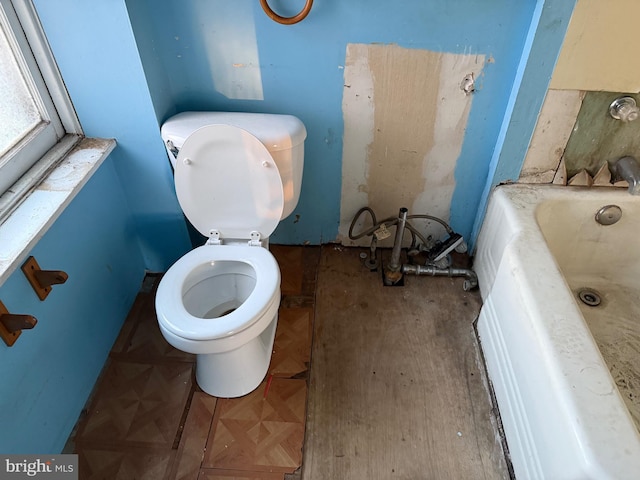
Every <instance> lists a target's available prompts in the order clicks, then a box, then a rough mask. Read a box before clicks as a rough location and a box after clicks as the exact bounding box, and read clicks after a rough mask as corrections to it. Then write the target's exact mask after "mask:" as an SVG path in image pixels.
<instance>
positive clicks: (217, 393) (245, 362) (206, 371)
mask: <svg viewBox="0 0 640 480" xmlns="http://www.w3.org/2000/svg"><path fill="white" fill-rule="evenodd" d="M277 324H278V314H277V313H276V315H275V316H274V318H273V320H272V321H271V323H270V324H269V325H268V326H267V328H266V329H265V330H264V331H263V332H262V333H261V334H260V335H258V336H257V337H255V338H254V339H253V340H251V341H250V342H249V343H246V344H244V345H242V346H241V347H240V348H236V349H235V350H231V351H228V352H224V353H209V354H199V355H197V359H196V381H197V382H198V386H199V387H200V388H201V389H202V390H203V391H204V392H205V393H208V394H209V395H212V396H214V397H220V398H236V397H242V396H244V395H246V394H248V393H250V392H252V391H254V390H255V389H256V388H257V387H258V385H260V382H262V380H263V379H264V377H265V375H266V374H267V371H268V370H269V363H270V361H271V353H272V351H273V342H274V340H275V336H276V326H277Z"/></svg>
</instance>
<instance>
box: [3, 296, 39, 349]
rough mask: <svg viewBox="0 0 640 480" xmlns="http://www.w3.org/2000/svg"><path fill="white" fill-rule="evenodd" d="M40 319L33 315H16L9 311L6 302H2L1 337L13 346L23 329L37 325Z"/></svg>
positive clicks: (9, 345) (8, 344)
mask: <svg viewBox="0 0 640 480" xmlns="http://www.w3.org/2000/svg"><path fill="white" fill-rule="evenodd" d="M36 323H38V321H37V320H36V319H35V317H33V316H32V315H15V314H12V313H9V310H7V307H5V306H4V303H2V302H0V338H2V340H4V343H6V344H7V346H8V347H11V346H12V345H13V344H14V343H16V340H17V339H18V337H19V336H20V334H21V333H22V329H25V328H33V327H35V325H36Z"/></svg>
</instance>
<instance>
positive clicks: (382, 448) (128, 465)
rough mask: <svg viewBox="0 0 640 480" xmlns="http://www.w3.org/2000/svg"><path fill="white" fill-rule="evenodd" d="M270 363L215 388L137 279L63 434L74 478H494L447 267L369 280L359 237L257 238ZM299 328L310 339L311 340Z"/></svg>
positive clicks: (494, 454)
mask: <svg viewBox="0 0 640 480" xmlns="http://www.w3.org/2000/svg"><path fill="white" fill-rule="evenodd" d="M271 251H272V253H273V254H274V256H275V257H276V258H277V260H278V263H279V265H280V269H281V273H282V284H281V287H282V294H283V297H282V302H281V308H280V313H279V321H278V329H277V332H276V341H275V345H274V353H273V356H272V360H271V365H270V368H269V373H268V374H267V377H266V378H265V381H264V382H263V384H262V385H261V386H260V387H258V389H257V390H256V391H254V392H253V393H251V394H249V395H247V396H245V397H242V398H239V399H216V398H214V397H210V396H209V395H206V394H205V393H203V392H202V391H200V389H199V388H198V387H197V385H196V384H195V380H194V375H193V369H194V361H195V359H194V357H193V356H191V355H189V354H185V353H183V352H179V351H177V350H175V349H173V348H172V347H171V346H169V345H168V344H167V343H166V341H165V340H164V339H163V338H162V336H161V334H160V332H159V330H158V327H157V322H156V317H155V310H154V301H153V300H154V292H155V286H156V285H157V281H158V278H157V277H156V278H154V277H148V279H147V280H148V281H147V282H145V283H146V284H145V286H143V290H142V291H141V292H140V294H139V295H138V298H137V300H136V303H135V304H134V306H133V308H132V310H131V313H130V315H129V317H128V319H127V321H126V322H125V324H124V326H123V328H122V331H121V333H120V336H119V338H118V340H117V341H116V343H115V344H114V347H113V349H112V352H111V355H110V358H109V360H108V362H107V364H106V366H105V370H104V373H103V375H102V377H101V380H100V381H99V383H98V384H97V386H96V389H95V393H94V395H93V397H92V399H91V401H90V402H89V404H88V407H87V409H86V412H85V413H84V414H83V416H82V418H81V419H80V421H79V423H78V427H77V431H76V432H75V433H74V435H73V436H72V438H71V439H70V442H69V446H68V449H67V451H75V452H77V453H78V454H79V460H80V478H81V479H83V480H84V479H91V480H93V479H109V480H116V479H122V480H133V479H136V480H143V479H145V480H146V479H153V480H158V479H166V480H172V479H185V480H231V479H236V480H250V479H251V480H260V479H279V480H285V479H300V478H302V479H303V480H321V479H322V480H324V479H327V480H360V479H362V480H364V479H367V480H369V479H378V478H379V479H393V478H398V479H407V480H408V479H411V480H419V479H432V478H433V479H446V478H451V479H480V478H486V479H494V478H496V479H501V478H509V475H508V472H507V468H506V466H505V461H504V456H503V453H502V449H501V443H500V439H499V436H498V435H497V429H496V426H495V418H494V417H493V416H492V409H491V403H490V399H489V394H488V390H487V386H486V380H485V377H484V371H483V370H482V368H481V366H480V365H481V364H480V359H479V353H478V348H477V345H476V342H475V335H474V331H473V325H472V323H473V320H474V319H475V318H476V316H477V314H478V311H479V306H480V300H479V296H478V295H477V294H475V293H473V294H469V293H465V292H463V291H462V288H461V282H462V281H461V280H460V279H449V278H431V277H413V278H407V279H406V281H405V286H403V287H383V286H382V281H381V278H380V275H379V273H378V274H376V273H370V272H369V271H368V270H366V269H365V268H364V267H363V266H362V263H361V262H362V261H361V259H360V258H359V256H358V255H359V253H360V251H361V250H360V249H343V248H341V247H334V246H326V247H322V248H319V247H283V246H277V245H276V246H272V247H271ZM312 338H313V347H312Z"/></svg>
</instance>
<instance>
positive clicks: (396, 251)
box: [384, 207, 409, 285]
mask: <svg viewBox="0 0 640 480" xmlns="http://www.w3.org/2000/svg"><path fill="white" fill-rule="evenodd" d="M408 212H409V210H408V209H407V208H404V207H402V208H401V209H400V211H399V212H398V223H397V224H396V238H395V240H394V242H393V249H392V250H391V259H390V260H389V264H388V265H387V267H386V268H385V269H384V283H385V285H394V284H396V283H398V282H399V281H400V280H401V279H402V271H401V267H402V265H400V251H401V250H402V236H403V234H404V228H405V226H406V224H407V213H408Z"/></svg>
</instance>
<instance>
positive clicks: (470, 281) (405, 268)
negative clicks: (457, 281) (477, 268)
mask: <svg viewBox="0 0 640 480" xmlns="http://www.w3.org/2000/svg"><path fill="white" fill-rule="evenodd" d="M402 273H404V274H411V275H430V276H432V277H466V279H465V281H464V283H463V284H462V288H463V290H464V291H465V292H468V291H469V290H473V289H474V288H477V287H478V276H477V275H476V272H474V271H473V270H471V269H468V268H453V267H449V268H437V267H433V266H430V265H410V264H404V265H402Z"/></svg>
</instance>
